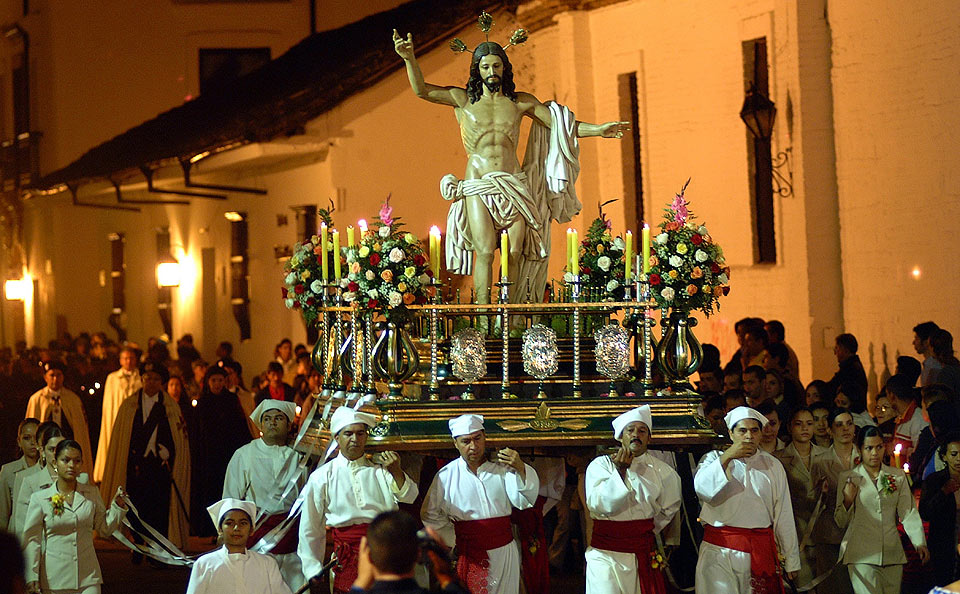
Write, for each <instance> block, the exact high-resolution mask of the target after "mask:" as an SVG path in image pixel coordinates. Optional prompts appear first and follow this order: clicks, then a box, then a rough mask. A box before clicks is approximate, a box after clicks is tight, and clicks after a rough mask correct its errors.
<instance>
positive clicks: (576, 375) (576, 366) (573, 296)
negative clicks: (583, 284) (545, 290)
mask: <svg viewBox="0 0 960 594" xmlns="http://www.w3.org/2000/svg"><path fill="white" fill-rule="evenodd" d="M568 284H569V285H570V301H572V302H573V303H579V301H580V275H574V277H573V280H571V281H570V282H569V283H568ZM581 395H582V391H581V388H580V308H579V307H575V308H573V397H574V398H580V396H581Z"/></svg>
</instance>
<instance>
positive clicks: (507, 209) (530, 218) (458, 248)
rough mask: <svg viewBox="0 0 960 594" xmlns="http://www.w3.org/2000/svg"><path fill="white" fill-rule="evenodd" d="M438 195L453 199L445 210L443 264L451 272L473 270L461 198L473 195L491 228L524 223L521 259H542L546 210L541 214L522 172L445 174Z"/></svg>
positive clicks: (471, 271)
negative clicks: (466, 175) (468, 175)
mask: <svg viewBox="0 0 960 594" xmlns="http://www.w3.org/2000/svg"><path fill="white" fill-rule="evenodd" d="M440 194H441V195H442V196H443V198H444V199H445V200H451V201H453V204H451V205H450V210H449V212H448V213H447V239H446V250H445V251H446V264H447V270H449V271H450V272H453V273H455V274H465V275H469V274H472V273H473V251H474V244H473V241H472V238H471V235H470V229H469V224H468V221H467V209H466V204H465V203H464V201H463V198H465V197H467V196H476V197H477V198H479V199H480V201H481V202H482V203H483V205H484V206H485V207H486V208H487V211H488V212H489V213H490V217H491V219H492V220H493V225H494V227H495V228H496V229H497V230H498V231H500V230H503V229H507V228H508V227H510V226H511V225H513V224H515V223H516V222H517V221H520V220H522V221H523V222H524V223H525V231H524V237H523V243H522V246H521V251H522V253H523V256H524V257H525V258H529V259H543V258H545V257H546V255H547V250H546V246H545V245H544V239H543V233H542V230H543V228H544V224H545V222H546V221H547V216H548V215H549V213H542V212H541V209H540V208H538V206H537V201H536V200H535V199H534V197H533V195H532V194H531V192H530V188H529V187H528V185H527V176H526V174H525V173H523V172H520V173H506V172H503V171H492V172H490V173H487V174H485V175H483V176H482V177H480V178H478V179H465V180H461V179H458V178H457V177H456V176H455V175H453V174H447V175H445V176H443V179H441V180H440Z"/></svg>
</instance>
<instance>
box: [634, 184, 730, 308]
mask: <svg viewBox="0 0 960 594" xmlns="http://www.w3.org/2000/svg"><path fill="white" fill-rule="evenodd" d="M689 183H690V180H687V183H686V184H684V185H683V189H681V190H680V193H679V194H677V195H676V198H675V199H674V200H673V202H672V203H671V204H670V206H669V207H667V208H665V209H664V215H663V219H664V220H663V222H661V223H660V233H659V234H658V235H657V236H656V237H655V238H654V240H653V242H652V243H653V245H652V246H651V248H652V253H651V254H650V273H649V276H648V281H649V283H650V290H651V294H652V296H653V298H654V299H655V300H656V302H657V304H658V305H659V306H660V307H661V308H663V309H667V308H673V309H675V310H682V311H688V312H689V311H693V310H699V311H702V312H703V313H704V314H705V315H707V316H709V315H711V314H712V313H713V312H714V309H715V308H717V309H719V304H720V297H723V296H724V295H726V294H727V293H729V292H730V287H729V282H730V268H729V267H728V266H727V265H726V261H725V260H724V257H723V250H722V249H720V246H719V245H717V244H716V243H714V242H713V238H711V237H710V232H709V231H708V230H707V227H706V226H705V225H700V224H697V223H695V222H694V221H695V219H696V217H695V216H694V214H693V213H692V212H691V211H690V209H689V205H690V203H689V202H687V200H686V199H685V198H684V192H685V191H686V189H687V185H688V184H689Z"/></svg>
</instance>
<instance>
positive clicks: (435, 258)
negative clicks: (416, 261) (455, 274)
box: [430, 225, 440, 278]
mask: <svg viewBox="0 0 960 594" xmlns="http://www.w3.org/2000/svg"><path fill="white" fill-rule="evenodd" d="M430 270H432V271H433V276H434V278H439V277H440V227H437V226H436V225H434V226H433V227H430Z"/></svg>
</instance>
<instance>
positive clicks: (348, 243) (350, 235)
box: [347, 225, 354, 247]
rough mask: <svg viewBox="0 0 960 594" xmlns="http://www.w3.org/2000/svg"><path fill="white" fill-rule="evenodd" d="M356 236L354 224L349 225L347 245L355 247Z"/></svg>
mask: <svg viewBox="0 0 960 594" xmlns="http://www.w3.org/2000/svg"><path fill="white" fill-rule="evenodd" d="M353 244H354V237H353V225H347V247H353Z"/></svg>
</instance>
